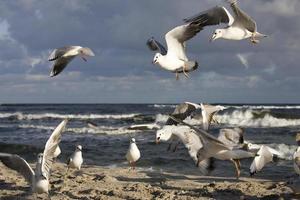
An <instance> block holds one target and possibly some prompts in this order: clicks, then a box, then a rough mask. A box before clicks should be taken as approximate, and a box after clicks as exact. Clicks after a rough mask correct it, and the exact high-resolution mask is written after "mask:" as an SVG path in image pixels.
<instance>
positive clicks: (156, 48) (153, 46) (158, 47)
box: [147, 37, 167, 55]
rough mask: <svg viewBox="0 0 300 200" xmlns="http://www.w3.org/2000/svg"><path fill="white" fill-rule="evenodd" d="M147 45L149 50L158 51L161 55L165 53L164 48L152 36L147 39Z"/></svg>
mask: <svg viewBox="0 0 300 200" xmlns="http://www.w3.org/2000/svg"><path fill="white" fill-rule="evenodd" d="M147 46H148V47H149V49H150V50H151V51H159V53H160V54H161V55H166V54H167V50H166V48H165V47H164V46H163V45H162V44H161V43H159V42H158V41H157V40H155V39H154V38H153V37H152V38H150V39H149V40H148V41H147Z"/></svg>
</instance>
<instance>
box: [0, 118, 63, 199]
mask: <svg viewBox="0 0 300 200" xmlns="http://www.w3.org/2000/svg"><path fill="white" fill-rule="evenodd" d="M67 122H68V120H64V121H62V122H61V123H60V124H59V125H58V126H57V127H56V129H55V130H54V131H53V133H52V134H51V136H50V138H49V139H48V141H47V143H46V145H45V149H44V152H43V153H40V154H38V157H37V163H36V168H35V171H33V169H32V168H31V167H30V166H29V164H28V163H27V162H26V160H24V159H23V158H21V157H20V156H18V155H14V154H7V153H0V160H1V162H2V163H3V164H4V165H6V166H7V167H9V168H11V169H13V170H15V171H17V172H19V173H20V174H22V175H23V176H24V178H25V179H26V181H27V182H29V183H30V184H31V189H32V191H33V192H34V193H38V194H41V193H47V194H48V191H49V176H50V170H51V167H52V164H53V162H54V161H53V160H54V152H55V150H56V148H57V146H58V144H59V142H60V140H61V134H62V132H63V130H64V128H65V126H66V124H67Z"/></svg>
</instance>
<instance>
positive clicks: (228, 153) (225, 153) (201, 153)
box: [173, 118, 255, 178]
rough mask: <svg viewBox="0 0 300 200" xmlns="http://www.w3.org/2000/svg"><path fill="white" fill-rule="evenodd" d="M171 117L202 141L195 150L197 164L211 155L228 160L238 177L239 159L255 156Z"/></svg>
mask: <svg viewBox="0 0 300 200" xmlns="http://www.w3.org/2000/svg"><path fill="white" fill-rule="evenodd" d="M173 119H174V120H175V121H177V122H178V123H181V124H183V125H184V126H187V127H189V128H190V129H191V130H194V131H195V133H196V134H197V135H198V137H199V139H200V141H201V143H202V147H201V148H200V149H199V150H198V152H197V159H198V162H197V164H198V165H199V164H200V163H201V162H202V161H203V160H206V159H208V158H212V157H213V158H216V159H218V160H230V161H232V162H233V164H234V166H235V169H236V177H237V178H239V176H240V169H241V164H240V160H241V159H244V158H252V157H254V156H255V154H254V153H252V152H248V151H245V150H242V149H240V148H234V147H232V146H228V145H226V144H224V143H223V142H222V141H220V140H218V139H217V138H216V137H214V136H212V135H210V134H209V133H207V132H206V131H204V130H202V129H199V128H196V127H194V126H192V125H190V124H187V123H185V122H183V121H181V120H178V119H176V118H173Z"/></svg>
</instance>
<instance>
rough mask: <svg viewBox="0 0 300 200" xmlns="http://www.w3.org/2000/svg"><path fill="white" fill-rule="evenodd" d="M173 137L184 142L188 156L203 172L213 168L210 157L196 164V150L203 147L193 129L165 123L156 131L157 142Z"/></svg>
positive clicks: (206, 172)
mask: <svg viewBox="0 0 300 200" xmlns="http://www.w3.org/2000/svg"><path fill="white" fill-rule="evenodd" d="M173 138H176V139H179V140H180V141H181V142H182V143H183V144H184V146H185V148H186V149H187V150H188V153H189V155H190V157H191V158H192V159H193V161H194V162H195V164H197V165H198V167H199V169H200V170H201V172H202V173H203V174H208V173H209V172H210V171H211V170H212V169H213V166H212V160H211V159H205V160H203V161H201V163H199V164H198V158H197V152H198V151H199V150H200V149H201V148H202V147H203V144H202V142H201V140H200V138H199V136H198V135H197V134H196V132H195V131H194V130H192V129H190V128H189V127H187V126H181V125H178V126H175V125H166V126H164V127H163V128H162V129H160V130H158V131H157V132H156V143H157V144H158V143H159V142H167V141H170V140H172V139H173ZM177 145H178V144H177ZM177 145H176V147H177ZM176 147H175V148H176Z"/></svg>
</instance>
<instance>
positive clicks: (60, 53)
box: [48, 46, 74, 61]
mask: <svg viewBox="0 0 300 200" xmlns="http://www.w3.org/2000/svg"><path fill="white" fill-rule="evenodd" d="M72 49H74V46H65V47H60V48H57V49H54V50H53V51H52V53H51V54H50V56H49V57H48V61H53V60H57V59H58V58H61V57H62V56H63V55H64V54H65V53H66V52H68V51H70V50H72Z"/></svg>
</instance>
